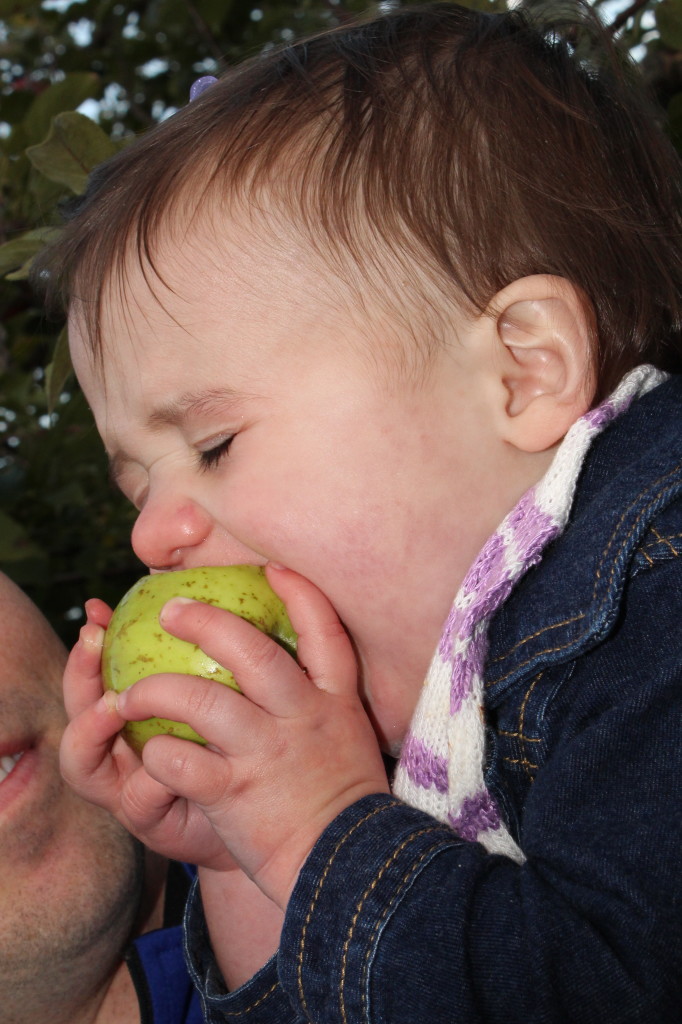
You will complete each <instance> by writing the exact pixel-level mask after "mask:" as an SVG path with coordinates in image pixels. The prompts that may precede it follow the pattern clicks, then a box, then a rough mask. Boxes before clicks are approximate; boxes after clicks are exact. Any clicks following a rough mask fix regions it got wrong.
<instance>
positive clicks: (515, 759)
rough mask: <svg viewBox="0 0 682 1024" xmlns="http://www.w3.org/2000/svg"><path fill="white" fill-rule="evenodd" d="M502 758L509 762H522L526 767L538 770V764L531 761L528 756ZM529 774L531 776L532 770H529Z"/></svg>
mask: <svg viewBox="0 0 682 1024" xmlns="http://www.w3.org/2000/svg"><path fill="white" fill-rule="evenodd" d="M502 760H503V761H506V762H507V764H520V765H523V767H524V768H532V769H533V771H537V770H538V765H536V764H533V762H532V761H529V760H528V758H527V757H503V758H502ZM528 776H529V777H530V772H528Z"/></svg>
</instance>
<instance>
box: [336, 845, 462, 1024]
mask: <svg viewBox="0 0 682 1024" xmlns="http://www.w3.org/2000/svg"><path fill="white" fill-rule="evenodd" d="M440 828H442V826H439V827H436V826H433V825H432V826H429V828H423V829H420V830H419V831H418V832H413V833H412V835H411V836H408V838H407V839H404V840H403V842H402V843H401V844H400V846H399V847H397V849H395V850H394V851H393V853H392V854H391V856H390V857H389V858H388V860H386V861H384V864H383V865H382V866H381V868H380V869H379V871H378V872H377V874H376V875H375V877H374V878H373V879H372V881H371V882H370V884H369V885H368V886H367V888H366V889H365V891H364V893H363V894H362V896H361V898H360V900H359V902H358V903H357V905H356V908H355V914H354V915H353V918H352V920H351V924H350V928H349V929H348V935H347V937H346V941H345V942H344V944H343V960H342V964H341V985H340V989H341V1018H342V1020H343V1021H344V1024H347V1020H348V1017H347V1014H346V1004H345V1000H344V998H343V987H344V981H345V977H346V964H347V960H348V950H349V948H350V944H351V941H352V938H353V932H354V931H355V925H356V924H357V921H358V918H359V916H360V913H361V912H362V908H363V905H364V903H365V901H366V900H367V897H368V896H369V895H370V893H371V892H373V890H374V889H376V887H377V885H378V883H379V881H380V879H381V878H382V876H383V875H384V874H385V872H386V871H388V869H389V867H390V866H391V863H392V862H393V861H394V860H395V859H396V858H397V856H398V854H399V853H402V851H403V850H404V849H405V847H406V846H408V845H409V844H410V843H411V842H413V841H414V840H415V839H418V838H419V837H420V836H423V835H428V833H429V832H435V831H437V830H438V831H439V830H440ZM453 838H454V837H453ZM452 843H453V839H452V838H448V839H440V840H439V841H438V842H437V843H434V844H433V846H431V847H429V849H428V850H424V851H423V852H422V853H421V855H420V856H419V858H418V859H417V860H416V861H414V863H413V864H412V866H411V867H410V869H409V871H408V872H406V874H405V875H403V878H402V880H401V882H400V884H399V885H398V888H397V889H396V893H395V895H396V896H397V895H398V894H399V893H400V891H401V890H402V889H404V888H405V886H406V884H407V881H408V879H409V878H410V876H411V875H412V874H414V870H415V868H416V867H417V865H418V864H420V863H421V862H422V861H423V860H424V858H425V857H427V856H428V855H429V854H430V853H431V852H432V851H433V850H437V849H438V847H439V846H440V847H443V848H444V847H446V846H451V845H452ZM388 911H389V905H388V904H387V905H386V906H385V907H384V909H383V911H382V913H381V916H380V917H379V919H378V920H377V922H376V924H375V925H374V929H373V931H372V935H371V937H370V942H369V944H368V947H367V953H366V956H365V965H364V968H363V972H362V973H363V985H362V1005H363V1008H364V1015H365V1016H366V998H365V988H366V986H365V984H364V978H365V977H366V976H367V969H368V961H369V957H370V953H371V952H372V949H373V944H374V939H375V936H376V933H377V931H378V929H379V926H380V924H381V922H382V921H383V920H384V918H385V917H386V914H387V913H388Z"/></svg>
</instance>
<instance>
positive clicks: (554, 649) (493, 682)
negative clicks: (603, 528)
mask: <svg viewBox="0 0 682 1024" xmlns="http://www.w3.org/2000/svg"><path fill="white" fill-rule="evenodd" d="M680 468H682V466H681V465H678V466H676V467H675V469H674V470H672V471H671V472H670V473H667V474H666V476H663V477H661V478H660V479H659V480H655V481H654V484H660V483H661V481H662V480H668V479H669V478H670V477H674V476H675V474H676V473H678V472H679V470H680ZM664 490H665V488H662V489H661V490H659V491H658V492H657V493H656V495H654V497H653V498H652V499H651V501H650V502H649V503H648V504H647V505H646V506H645V507H644V508H643V509H642V511H641V512H640V514H639V515H638V516H637V518H636V519H635V522H634V523H633V525H632V527H631V529H630V530H629V532H628V533H627V534H626V535H625V537H624V538H623V541H622V543H621V545H620V550H622V549H623V548H624V547H625V546H626V544H627V542H628V540H629V539H630V537H631V536H632V534H633V533H634V532H635V531H636V529H637V526H638V525H639V522H640V520H641V519H642V518H643V517H644V516H645V515H646V513H647V512H648V511H649V509H650V508H651V507H652V505H655V504H656V502H657V500H658V499H659V498H660V496H661V494H663V492H664ZM643 493H644V492H641V493H640V494H639V495H638V496H637V498H636V499H635V500H634V501H632V502H631V503H630V505H629V506H628V508H627V509H626V510H625V512H623V515H622V516H621V517H620V519H619V521H618V524H617V526H616V529H615V530H614V531H613V533H612V534H611V537H610V539H609V542H608V544H607V545H606V547H605V548H604V550H603V552H602V554H601V563H600V564H603V562H604V561H605V559H606V555H607V552H608V550H609V548H610V547H611V545H612V543H613V540H614V537H615V536H616V534H617V533H618V527H619V526H620V524H621V523H622V521H623V519H624V518H625V516H626V514H627V513H628V512H629V511H630V509H631V508H632V507H633V506H634V505H636V504H637V501H639V499H640V498H641V496H642V494H643ZM615 561H617V559H615V560H614V564H613V565H612V567H611V572H610V574H609V582H610V581H611V580H612V579H613V577H614V575H615V572H616V566H615ZM596 577H597V579H601V569H600V568H598V569H597V572H596ZM607 589H608V588H607ZM596 591H597V585H596V583H595V586H594V589H593V591H592V599H593V600H594V598H595V596H596ZM606 600H607V596H604V597H603V598H602V600H601V602H600V604H599V608H602V607H603V605H604V604H605V602H606ZM584 618H585V616H584V614H582V615H577V616H575V618H573V619H567V620H566V622H557V623H553V624H552V625H551V626H545V627H544V628H543V629H540V630H538V632H537V633H533V634H532V635H531V636H527V637H525V639H523V640H519V642H518V643H516V644H514V646H513V647H511V648H510V649H509V650H508V651H507V652H506V653H505V654H501V655H499V656H498V657H497V658H495V659H494V661H492V662H491V664H497V662H499V661H503V660H504V659H505V658H507V657H508V656H509V655H510V654H511V653H512V652H513V651H515V650H517V648H519V647H523V645H524V644H527V643H528V642H529V641H530V640H533V639H534V638H535V637H538V636H540V634H541V633H546V632H548V631H549V630H553V629H559V628H560V627H561V626H565V625H568V624H569V623H571V622H578V621H580V619H584ZM582 636H585V633H583V634H582ZM582 636H579V637H576V638H575V639H573V640H570V641H568V643H565V644H562V645H561V646H559V647H548V648H546V649H545V650H543V651H538V652H537V653H536V654H535V655H534V656H533V657H532V658H528V660H527V661H524V662H522V663H521V664H520V665H517V666H516V668H514V669H511V670H510V671H509V672H507V674H506V675H504V676H500V678H499V679H493V680H491V681H490V682H488V683H486V688H487V687H489V686H495V685H497V684H498V683H502V682H504V680H505V679H508V678H509V676H510V675H513V674H514V672H518V671H519V670H520V669H523V668H525V666H526V665H529V664H530V663H531V662H532V661H534V660H535V659H536V658H538V657H542V656H543V655H545V654H552V653H556V652H557V651H564V650H566V649H567V648H568V647H571V646H573V645H574V644H575V643H577V641H578V640H581V639H582Z"/></svg>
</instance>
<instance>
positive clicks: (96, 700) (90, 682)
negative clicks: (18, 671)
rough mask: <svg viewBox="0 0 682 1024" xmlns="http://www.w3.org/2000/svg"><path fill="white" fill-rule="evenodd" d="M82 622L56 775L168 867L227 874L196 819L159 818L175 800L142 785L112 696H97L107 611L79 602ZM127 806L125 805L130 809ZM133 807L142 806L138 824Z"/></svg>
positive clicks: (224, 856) (209, 833) (223, 857)
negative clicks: (178, 864)
mask: <svg viewBox="0 0 682 1024" xmlns="http://www.w3.org/2000/svg"><path fill="white" fill-rule="evenodd" d="M85 607H86V612H87V621H86V624H85V625H84V626H83V627H82V629H81V632H80V637H79V640H78V642H77V643H76V645H75V646H74V648H73V650H72V651H71V654H70V655H69V659H68V661H67V665H66V669H65V672H64V704H65V707H66V711H67V715H68V717H69V719H70V723H69V725H68V726H67V728H66V730H65V732H64V736H63V738H62V743H61V749H60V763H61V770H62V775H63V776H64V778H65V780H66V781H67V782H68V783H69V785H70V786H71V787H72V788H73V789H74V790H75V791H76V792H77V793H78V794H79V796H82V797H83V798H84V799H86V800H89V801H90V802H91V803H94V804H97V805H98V806H100V807H104V808H106V809H107V810H108V811H109V812H110V813H111V814H113V815H114V817H115V818H117V819H118V821H119V822H120V823H121V824H122V825H123V826H124V827H125V828H127V829H128V831H130V832H132V833H133V834H134V835H136V836H138V838H140V839H142V840H143V841H144V842H146V843H147V845H148V846H150V847H151V848H152V849H155V850H157V851H158V852H159V853H162V854H164V855H165V856H167V857H170V858H173V859H175V860H186V861H190V862H195V861H196V859H197V856H198V855H199V854H200V855H201V861H202V863H204V864H206V865H207V866H209V867H213V868H219V869H224V868H231V867H234V862H233V860H232V858H230V857H229V855H228V853H227V851H226V850H225V846H224V844H223V843H222V842H221V841H220V840H219V839H218V837H217V836H216V835H215V833H214V832H213V830H212V829H211V828H210V826H209V824H208V822H207V821H206V819H205V817H204V815H202V814H200V813H199V812H198V811H196V809H194V815H195V816H196V818H197V819H198V820H196V821H194V820H192V821H191V822H190V821H185V822H183V823H182V827H180V828H178V822H177V820H176V819H175V818H173V817H171V819H170V820H167V813H168V810H169V809H170V808H172V807H173V806H174V805H175V803H176V800H175V796H174V794H172V793H169V792H168V790H167V789H166V788H165V787H163V786H161V785H160V784H159V783H158V782H156V780H154V779H152V778H150V776H148V775H147V773H146V772H145V771H144V768H143V767H142V763H141V761H140V759H139V757H137V755H136V754H135V753H134V752H133V751H132V750H131V748H130V747H129V746H128V744H127V743H126V742H125V741H124V739H123V738H122V736H120V735H119V731H120V729H121V727H122V726H123V725H124V724H125V719H123V718H121V716H120V715H119V714H118V712H117V710H116V699H115V695H114V694H112V693H105V694H103V693H102V676H101V656H102V642H103V639H104V631H105V629H106V626H107V625H108V622H109V619H110V618H111V614H112V613H111V609H110V608H108V607H107V605H105V604H104V602H102V601H98V600H92V601H88V602H87V603H86V606H85ZM131 800H132V801H133V805H132V806H131V805H130V802H131ZM137 801H142V803H143V804H144V809H145V815H146V818H145V820H144V823H143V822H142V821H141V816H140V809H139V808H138V806H137Z"/></svg>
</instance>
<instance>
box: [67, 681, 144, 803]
mask: <svg viewBox="0 0 682 1024" xmlns="http://www.w3.org/2000/svg"><path fill="white" fill-rule="evenodd" d="M124 724H125V719H123V718H121V716H120V715H119V714H118V711H117V710H116V700H115V696H114V695H113V694H108V693H107V694H105V695H104V696H102V697H100V699H99V700H98V701H96V702H95V703H94V704H92V705H91V706H90V707H88V708H87V709H86V710H85V711H83V712H81V714H79V715H77V716H76V717H75V718H74V719H73V720H72V721H71V722H70V723H69V724H68V725H67V727H66V729H65V730H64V735H63V737H62V742H61V746H60V750H59V764H60V769H61V773H62V776H63V777H64V779H65V780H66V782H67V783H68V784H69V785H70V786H71V787H72V789H74V790H75V791H76V792H77V793H78V794H79V795H80V796H82V797H84V798H85V799H86V800H90V801H91V802H92V803H96V804H99V805H100V806H101V807H106V808H108V809H109V810H110V811H112V812H116V811H117V810H118V802H119V796H120V788H121V779H122V777H125V776H126V775H128V774H130V773H131V772H132V771H134V770H135V768H136V766H137V765H139V760H138V758H137V757H136V756H135V754H134V753H133V751H132V750H131V749H130V747H129V746H128V745H127V743H126V742H125V741H124V740H123V739H122V738H121V737H120V736H118V735H117V734H118V732H119V730H120V729H121V727H122V726H123V725H124Z"/></svg>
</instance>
